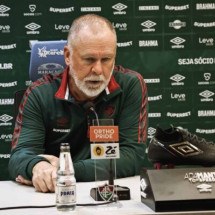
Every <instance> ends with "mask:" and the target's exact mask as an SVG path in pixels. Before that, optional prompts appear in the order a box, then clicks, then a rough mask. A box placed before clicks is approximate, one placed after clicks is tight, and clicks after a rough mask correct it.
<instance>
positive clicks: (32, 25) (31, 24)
mask: <svg viewBox="0 0 215 215" xmlns="http://www.w3.org/2000/svg"><path fill="white" fill-rule="evenodd" d="M25 27H26V28H27V29H29V30H31V31H35V30H37V29H38V28H40V27H41V26H40V25H38V24H36V23H34V22H32V23H30V24H28V25H26V26H25Z"/></svg>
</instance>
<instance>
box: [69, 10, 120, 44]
mask: <svg viewBox="0 0 215 215" xmlns="http://www.w3.org/2000/svg"><path fill="white" fill-rule="evenodd" d="M93 26H97V28H94V29H93V31H94V32H95V33H100V32H102V31H103V29H104V28H108V29H109V30H110V31H112V32H113V34H114V35H115V38H116V42H117V35H116V31H115V29H114V27H113V25H112V23H111V22H110V21H109V20H108V19H106V18H105V17H102V16H99V15H96V14H87V15H83V16H80V17H78V18H76V19H75V20H74V21H73V22H72V25H71V27H70V30H69V33H68V37H67V43H68V45H70V47H71V46H72V45H73V44H74V43H75V41H76V39H77V38H78V36H77V35H78V33H79V32H80V31H81V30H83V29H85V28H89V29H92V28H91V27H93ZM73 42H74V43H73Z"/></svg>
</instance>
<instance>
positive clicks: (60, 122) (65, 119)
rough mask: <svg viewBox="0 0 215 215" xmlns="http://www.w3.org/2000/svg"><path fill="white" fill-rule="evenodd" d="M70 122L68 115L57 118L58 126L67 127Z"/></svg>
mask: <svg viewBox="0 0 215 215" xmlns="http://www.w3.org/2000/svg"><path fill="white" fill-rule="evenodd" d="M68 123H69V120H68V117H60V118H58V119H57V126H59V127H65V126H66V125H68Z"/></svg>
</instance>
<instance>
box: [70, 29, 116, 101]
mask: <svg viewBox="0 0 215 215" xmlns="http://www.w3.org/2000/svg"><path fill="white" fill-rule="evenodd" d="M66 51H68V52H69V54H68V57H67V58H66V63H67V65H69V66H70V72H69V74H70V77H71V79H72V80H73V83H75V87H72V88H71V89H72V90H71V89H70V90H71V91H75V94H78V96H79V97H81V99H88V98H93V97H96V96H98V95H99V94H100V93H101V92H102V91H103V90H104V89H105V87H106V86H107V84H108V82H109V80H110V77H111V74H112V71H113V67H114V63H115V55H116V41H115V38H114V36H113V34H112V32H110V31H107V32H106V33H101V35H92V34H87V32H83V33H82V34H81V36H80V38H79V40H78V41H77V42H76V44H75V46H74V47H73V49H72V50H71V49H68V50H66ZM72 93H74V92H72Z"/></svg>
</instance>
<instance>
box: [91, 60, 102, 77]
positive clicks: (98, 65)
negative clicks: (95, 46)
mask: <svg viewBox="0 0 215 215" xmlns="http://www.w3.org/2000/svg"><path fill="white" fill-rule="evenodd" d="M92 72H94V73H96V74H97V75H101V74H102V63H101V61H96V62H95V63H94V65H93V68H92Z"/></svg>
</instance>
